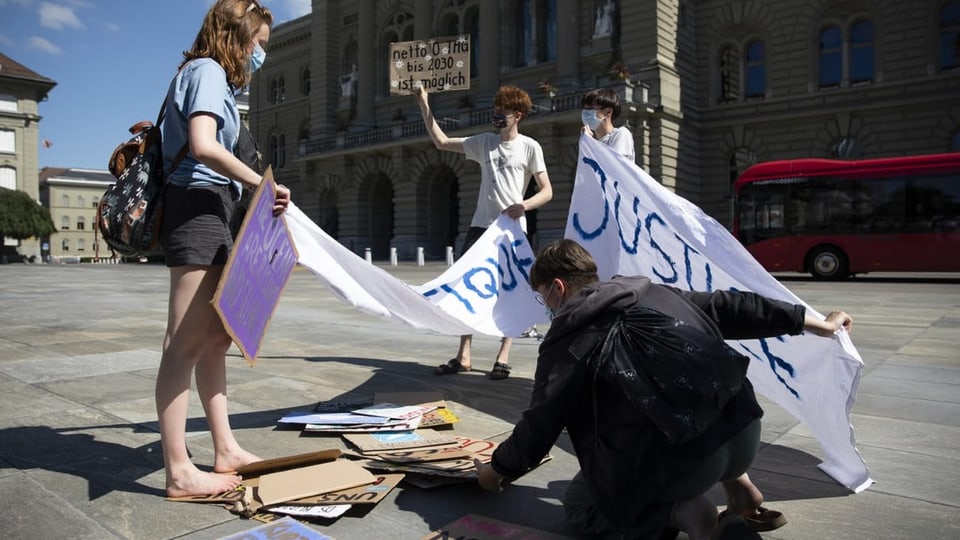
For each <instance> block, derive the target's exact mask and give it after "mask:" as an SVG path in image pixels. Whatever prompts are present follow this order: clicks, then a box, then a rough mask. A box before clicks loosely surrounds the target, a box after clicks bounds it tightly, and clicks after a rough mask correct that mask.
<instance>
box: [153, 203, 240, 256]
mask: <svg viewBox="0 0 960 540" xmlns="http://www.w3.org/2000/svg"><path fill="white" fill-rule="evenodd" d="M235 204H236V203H235V201H234V199H233V189H232V188H231V186H219V185H214V186H198V187H181V186H174V185H172V184H168V185H167V187H166V189H165V190H164V199H163V221H162V222H161V224H160V247H161V248H163V254H164V257H165V258H166V264H167V266H185V265H202V266H216V265H220V266H222V265H224V264H227V257H228V256H229V255H230V248H231V247H233V237H232V236H231V235H230V218H231V216H232V215H233V209H234V205H235Z"/></svg>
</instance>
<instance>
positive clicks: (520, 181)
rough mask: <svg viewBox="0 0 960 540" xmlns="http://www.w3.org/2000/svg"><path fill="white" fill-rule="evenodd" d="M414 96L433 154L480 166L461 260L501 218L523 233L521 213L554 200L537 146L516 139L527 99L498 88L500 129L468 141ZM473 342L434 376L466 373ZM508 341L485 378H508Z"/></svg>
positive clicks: (421, 92) (467, 338) (466, 340)
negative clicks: (450, 132)
mask: <svg viewBox="0 0 960 540" xmlns="http://www.w3.org/2000/svg"><path fill="white" fill-rule="evenodd" d="M416 96H417V102H418V104H419V105H420V112H421V114H422V115H423V123H424V125H425V126H426V129H427V133H428V134H430V139H431V140H432V141H433V145H434V146H436V147H437V149H438V150H447V151H450V152H457V153H460V154H465V155H466V157H467V159H469V160H471V161H476V162H477V163H479V164H480V193H479V194H478V196H477V207H476V210H474V213H473V219H472V220H471V222H470V230H469V231H468V232H467V236H466V238H465V239H464V243H463V249H461V251H460V255H461V256H462V255H463V254H464V253H466V251H467V250H468V249H470V246H471V245H473V243H474V242H476V241H477V239H478V238H480V236H481V235H482V234H483V232H484V231H485V230H486V229H487V227H489V226H490V225H491V224H492V223H493V222H494V221H495V220H496V219H497V216H499V215H500V214H506V215H508V216H510V217H511V218H513V219H516V220H519V221H520V227H521V228H522V229H523V230H524V232H526V230H527V220H526V217H525V213H526V212H527V211H529V210H534V209H536V208H539V207H541V206H543V205H544V204H546V203H547V202H548V201H549V200H550V199H551V198H553V188H552V187H551V185H550V178H549V177H548V176H547V167H546V165H545V164H544V161H543V149H542V148H541V147H540V143H538V142H537V141H535V140H534V139H532V138H530V137H527V136H526V135H521V134H520V131H519V126H520V121H521V120H523V119H524V118H525V117H526V116H527V114H529V112H530V109H531V108H532V107H533V103H532V102H531V101H530V96H529V95H528V94H527V93H526V92H525V91H523V90H522V89H520V88H517V87H515V86H502V87H500V89H499V90H498V91H497V94H496V96H494V98H493V120H492V122H493V126H494V127H495V128H497V129H498V130H499V133H478V134H476V135H472V136H470V137H447V135H446V133H444V132H443V130H442V129H441V128H440V125H439V124H437V121H436V120H435V119H434V118H433V113H431V112H430V104H429V101H428V99H427V91H426V89H425V88H424V87H422V86H421V87H420V88H419V89H418V90H417V93H416ZM531 177H532V178H533V179H534V181H535V182H536V183H537V188H538V191H537V193H536V194H534V195H533V196H532V197H530V198H529V199H524V198H523V196H524V194H525V193H526V192H527V187H528V186H529V184H530V178H531ZM472 338H473V336H472V335H469V334H468V335H463V336H460V348H459V350H458V351H457V356H456V357H454V358H452V359H450V361H448V362H447V363H446V364H441V365H439V366H437V367H436V369H434V373H435V374H437V375H448V374H453V373H459V372H461V371H470V369H471V366H472V362H471V358H470V347H471V344H472ZM511 342H512V340H511V339H510V338H509V337H504V338H503V339H502V340H501V341H500V350H499V352H498V353H497V358H496V360H495V361H494V364H493V369H492V370H491V371H490V378H492V379H506V378H507V377H509V376H510V365H509V356H510V344H511Z"/></svg>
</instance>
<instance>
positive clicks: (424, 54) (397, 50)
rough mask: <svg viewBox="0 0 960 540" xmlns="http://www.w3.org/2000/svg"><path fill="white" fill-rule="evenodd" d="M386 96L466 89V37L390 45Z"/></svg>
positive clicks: (468, 81)
mask: <svg viewBox="0 0 960 540" xmlns="http://www.w3.org/2000/svg"><path fill="white" fill-rule="evenodd" d="M389 65H390V93H391V94H394V95H396V94H399V95H409V94H412V93H414V92H415V91H416V89H417V88H419V87H420V86H421V85H422V86H424V87H426V89H427V91H428V92H448V91H451V90H468V89H469V88H470V36H469V35H462V36H450V37H438V38H433V39H429V40H427V41H401V42H399V43H391V44H390V64H389Z"/></svg>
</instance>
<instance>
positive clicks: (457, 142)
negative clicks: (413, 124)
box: [416, 86, 464, 154]
mask: <svg viewBox="0 0 960 540" xmlns="http://www.w3.org/2000/svg"><path fill="white" fill-rule="evenodd" d="M416 95H417V104H418V105H420V114H421V115H423V125H424V127H425V128H426V129H427V133H428V134H429V135H430V140H432V141H433V145H434V146H435V147H437V150H449V151H450V152H457V153H458V154H462V153H464V152H463V138H460V137H455V138H450V137H447V134H446V133H444V132H443V130H442V129H440V124H438V123H437V121H436V119H434V117H433V113H432V112H431V111H430V103H429V102H428V101H427V89H426V88H424V87H423V86H421V87H420V88H418V89H417V94H416Z"/></svg>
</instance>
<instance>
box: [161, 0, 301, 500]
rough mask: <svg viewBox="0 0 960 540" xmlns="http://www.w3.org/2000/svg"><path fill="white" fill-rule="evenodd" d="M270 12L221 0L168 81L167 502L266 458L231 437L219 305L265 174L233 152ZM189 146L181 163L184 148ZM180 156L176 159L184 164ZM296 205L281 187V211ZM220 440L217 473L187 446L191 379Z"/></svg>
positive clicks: (209, 489) (226, 341)
mask: <svg viewBox="0 0 960 540" xmlns="http://www.w3.org/2000/svg"><path fill="white" fill-rule="evenodd" d="M271 24H273V15H272V14H271V12H270V10H268V9H266V8H265V7H263V6H261V5H260V4H259V3H258V2H257V1H256V0H218V1H217V2H216V3H214V4H213V5H212V6H211V7H210V9H209V10H208V11H207V14H206V16H205V17H204V20H203V24H202V26H201V28H200V31H199V32H198V33H197V37H196V39H195V40H194V43H193V46H192V47H191V48H190V49H189V50H187V51H185V52H184V53H183V61H182V63H181V64H180V69H179V71H178V72H177V74H176V76H175V77H174V78H173V80H172V81H171V83H170V87H169V90H168V92H167V98H166V105H165V106H166V115H165V118H164V120H163V123H162V126H161V129H162V134H163V153H164V155H163V158H164V165H165V168H169V167H173V166H174V164H176V167H175V168H174V170H173V171H172V172H170V174H169V175H168V176H167V177H166V187H165V189H164V204H163V221H162V225H161V228H160V246H161V247H162V248H163V252H164V257H165V259H166V264H167V266H168V267H169V268H170V298H169V304H168V310H167V329H166V333H165V335H164V338H163V354H162V356H161V358H160V368H159V370H158V371H157V383H156V393H155V398H156V405H157V418H158V421H159V424H160V442H161V446H162V447H163V465H164V469H165V472H166V492H167V495H168V496H171V497H177V496H187V495H211V494H216V493H222V492H224V491H229V490H231V489H234V488H236V487H237V486H238V485H239V484H240V480H241V479H240V476H239V475H237V474H236V471H237V470H238V469H239V468H240V467H243V466H244V465H247V464H249V463H251V462H254V461H258V460H259V459H260V458H258V457H257V456H255V455H253V454H251V453H250V452H247V451H246V450H244V449H243V448H242V447H241V446H240V445H239V443H238V442H237V440H236V439H235V438H234V435H233V431H232V429H231V427H230V419H229V416H228V414H227V395H226V387H227V374H226V354H227V349H229V347H230V344H231V338H230V335H229V334H227V331H226V330H225V329H224V327H223V323H222V322H221V320H220V317H219V316H218V315H217V312H216V310H215V309H214V306H213V303H212V300H213V297H214V293H215V292H216V290H217V284H218V283H219V282H220V276H221V274H222V273H223V268H224V265H225V264H226V262H227V258H228V256H229V253H230V249H231V248H232V246H233V238H232V237H231V234H230V227H229V223H230V218H231V215H232V213H233V210H234V206H235V204H236V201H237V200H238V199H239V198H240V193H241V191H242V189H243V187H247V188H249V189H256V187H257V186H259V185H260V182H262V181H263V179H262V177H261V175H260V174H259V173H258V172H257V171H254V170H252V169H251V168H250V167H248V166H246V165H245V164H244V163H243V162H242V161H241V160H240V159H238V158H237V157H236V156H235V155H234V153H233V150H234V146H235V145H236V144H237V137H238V132H239V126H240V114H239V112H238V110H237V103H236V99H235V98H234V95H235V92H236V91H237V90H238V89H241V88H243V87H245V86H246V85H248V84H249V83H250V78H251V76H252V74H253V72H255V71H256V70H257V69H258V68H259V67H260V65H261V64H262V63H263V59H264V57H265V56H266V53H265V52H264V47H266V45H267V41H268V40H269V39H270V25H271ZM184 147H186V149H187V150H188V151H187V153H186V154H185V155H183V156H182V159H179V156H178V154H179V152H180V149H181V148H184ZM178 159H179V161H178ZM289 203H290V190H288V189H287V188H285V187H283V186H277V188H276V205H275V206H274V208H273V212H274V215H279V214H280V213H282V212H284V211H285V210H286V208H287V206H288V205H289ZM193 375H196V382H197V393H198V394H199V395H200V402H201V404H202V405H203V411H204V414H205V415H206V418H207V424H208V425H209V426H210V434H211V436H212V437H213V454H214V462H213V472H206V471H201V470H200V469H198V468H197V466H196V465H194V463H193V461H192V460H191V459H190V453H189V451H188V450H187V441H186V429H187V425H186V424H187V406H188V404H189V401H190V379H191V376H193Z"/></svg>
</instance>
